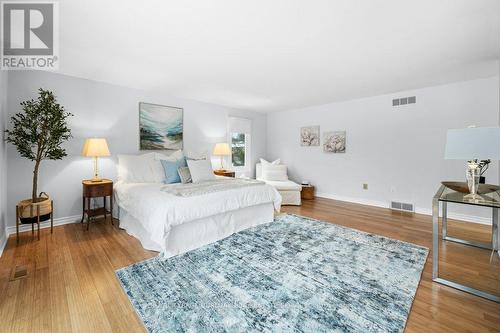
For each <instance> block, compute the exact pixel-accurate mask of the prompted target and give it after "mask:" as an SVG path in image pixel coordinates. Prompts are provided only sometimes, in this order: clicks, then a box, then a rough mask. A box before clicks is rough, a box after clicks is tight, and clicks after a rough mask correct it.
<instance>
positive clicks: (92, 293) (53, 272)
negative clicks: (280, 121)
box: [0, 198, 500, 332]
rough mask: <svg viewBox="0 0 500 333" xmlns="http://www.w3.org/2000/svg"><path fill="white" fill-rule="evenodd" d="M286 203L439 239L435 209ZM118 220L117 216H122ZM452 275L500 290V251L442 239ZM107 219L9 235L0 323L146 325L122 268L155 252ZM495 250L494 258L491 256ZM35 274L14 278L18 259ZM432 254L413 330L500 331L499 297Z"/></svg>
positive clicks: (107, 328)
mask: <svg viewBox="0 0 500 333" xmlns="http://www.w3.org/2000/svg"><path fill="white" fill-rule="evenodd" d="M283 211H285V212H289V213H296V214H301V215H305V216H310V217H313V218H317V219H321V220H325V221H330V222H333V223H336V224H340V225H345V226H348V227H352V228H355V229H358V230H363V231H367V232H371V233H376V234H379V235H384V236H388V237H392V238H396V239H400V240H403V241H408V242H412V243H415V244H419V245H423V246H426V247H429V248H430V247H431V235H432V230H431V222H430V221H431V219H430V217H429V216H424V215H418V214H415V215H404V214H400V213H393V212H391V211H390V210H388V209H381V208H373V207H368V206H362V205H356V204H349V203H345V202H340V201H334V200H328V199H319V198H317V199H316V200H313V201H304V203H303V205H302V206H301V207H284V208H283ZM115 224H116V223H115ZM449 230H450V233H451V234H453V235H456V236H462V237H465V235H468V237H471V236H472V237H474V239H477V240H483V241H487V240H488V239H489V237H490V228H489V227H488V226H481V225H477V224H470V223H464V222H457V221H453V220H450V221H449ZM442 253H443V255H442V257H441V262H440V264H441V265H443V269H444V268H445V269H446V272H444V271H443V273H446V275H447V277H453V278H455V279H460V280H461V281H465V280H472V282H475V283H476V285H477V286H478V287H484V288H487V289H489V290H491V291H496V292H498V293H500V260H499V258H498V255H495V256H490V254H489V252H488V251H485V250H477V249H466V248H464V247H463V246H460V245H456V244H451V245H450V244H448V245H446V246H443V251H442ZM155 255H156V253H155V252H151V251H146V250H144V249H143V248H142V247H141V245H140V243H139V241H137V240H136V239H135V238H133V237H130V236H128V235H127V234H126V233H125V232H124V231H123V230H119V229H118V228H117V227H116V226H115V227H113V226H111V224H110V223H109V221H107V223H104V222H98V223H95V224H93V225H91V227H90V231H88V232H87V231H85V230H83V228H82V225H81V224H69V225H65V226H60V227H56V228H54V233H53V234H52V235H51V234H50V231H49V229H43V230H42V235H41V240H40V241H36V240H35V239H32V237H31V232H27V233H23V234H22V236H21V241H20V243H19V245H16V241H15V237H10V238H9V241H8V244H7V247H6V249H5V251H4V253H3V255H2V257H1V258H0V332H111V331H114V332H144V331H145V330H144V327H143V326H142V323H141V321H140V319H139V318H138V317H137V315H136V313H135V311H134V309H133V307H132V305H131V304H130V303H129V301H128V298H127V296H126V295H125V293H124V292H123V290H122V289H121V287H120V285H119V283H118V280H117V279H116V278H115V275H114V270H115V269H118V268H121V267H124V266H127V265H130V264H132V263H135V262H138V261H141V260H144V259H147V258H150V257H153V256H155ZM490 260H491V262H490ZM16 266H17V267H19V268H22V267H26V268H27V271H28V276H27V277H25V278H21V279H17V280H12V281H11V280H10V278H11V275H12V273H13V271H14V269H15V267H16ZM431 268H432V255H431V254H429V257H428V259H427V264H426V266H425V270H424V273H423V275H422V280H421V282H420V286H419V288H418V291H417V294H416V298H415V301H414V303H413V307H412V310H411V313H410V316H409V319H408V323H407V327H406V331H407V332H467V331H468V332H500V304H498V303H495V302H491V301H487V300H485V299H482V298H479V297H476V296H472V295H469V294H467V293H463V292H460V291H458V290H455V289H452V288H449V287H446V286H442V285H439V284H436V283H433V282H432V280H431Z"/></svg>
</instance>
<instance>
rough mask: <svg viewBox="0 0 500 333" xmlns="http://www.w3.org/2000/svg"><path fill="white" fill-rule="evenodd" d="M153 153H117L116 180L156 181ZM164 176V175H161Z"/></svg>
mask: <svg viewBox="0 0 500 333" xmlns="http://www.w3.org/2000/svg"><path fill="white" fill-rule="evenodd" d="M154 154H155V153H148V154H144V155H118V180H121V181H124V182H126V183H156V182H158V177H159V175H158V172H157V170H156V163H160V162H159V161H156V160H155V158H154V157H155V155H154ZM163 177H164V176H163Z"/></svg>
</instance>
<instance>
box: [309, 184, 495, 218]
mask: <svg viewBox="0 0 500 333" xmlns="http://www.w3.org/2000/svg"><path fill="white" fill-rule="evenodd" d="M316 196H317V197H320V198H326V199H333V200H339V201H345V202H351V203H356V204H360V205H367V206H374V207H380V208H387V209H390V208H389V203H388V202H385V201H377V200H368V199H361V198H352V197H346V196H342V195H336V194H331V193H324V192H318V193H316ZM415 213H417V214H423V215H429V216H432V210H431V209H428V208H420V207H415ZM448 218H450V219H454V220H460V221H466V222H473V223H479V224H486V225H491V219H489V218H487V217H481V216H474V215H466V214H457V213H451V212H449V213H448Z"/></svg>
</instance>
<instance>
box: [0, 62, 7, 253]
mask: <svg viewBox="0 0 500 333" xmlns="http://www.w3.org/2000/svg"><path fill="white" fill-rule="evenodd" d="M6 114H7V72H6V71H2V70H0V255H1V254H2V251H3V248H4V246H5V244H6V242H7V237H6V236H7V235H6V230H5V228H6V225H7V216H6V207H7V156H6V149H5V143H4V130H5V122H6V120H7V117H6Z"/></svg>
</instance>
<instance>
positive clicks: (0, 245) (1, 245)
mask: <svg viewBox="0 0 500 333" xmlns="http://www.w3.org/2000/svg"><path fill="white" fill-rule="evenodd" d="M7 238H8V236H7V229H5V230H4V232H3V234H2V236H1V237H0V257H1V256H2V254H3V250H4V249H5V246H6V245H7Z"/></svg>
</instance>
